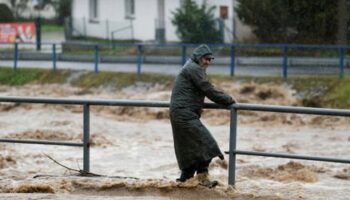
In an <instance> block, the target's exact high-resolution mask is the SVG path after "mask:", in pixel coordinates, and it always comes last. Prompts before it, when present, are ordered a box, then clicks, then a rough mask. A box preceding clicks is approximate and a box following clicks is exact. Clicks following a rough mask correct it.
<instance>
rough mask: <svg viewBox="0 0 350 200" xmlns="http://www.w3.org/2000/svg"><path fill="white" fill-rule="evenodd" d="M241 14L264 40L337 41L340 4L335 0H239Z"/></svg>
mask: <svg viewBox="0 0 350 200" xmlns="http://www.w3.org/2000/svg"><path fill="white" fill-rule="evenodd" d="M237 1H238V3H239V4H238V7H237V8H236V9H235V11H236V13H237V16H238V18H239V19H240V20H241V21H242V22H243V23H245V24H247V25H249V26H251V27H252V29H253V32H254V34H255V35H256V36H257V37H258V39H259V40H260V42H272V43H335V41H336V34H337V32H336V31H335V30H337V18H336V16H337V14H336V13H337V4H336V3H334V1H333V0H318V1H298V0H263V1H261V0H237Z"/></svg>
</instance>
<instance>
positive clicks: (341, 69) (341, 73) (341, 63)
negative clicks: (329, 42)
mask: <svg viewBox="0 0 350 200" xmlns="http://www.w3.org/2000/svg"><path fill="white" fill-rule="evenodd" d="M343 77H344V47H340V48H339V78H343Z"/></svg>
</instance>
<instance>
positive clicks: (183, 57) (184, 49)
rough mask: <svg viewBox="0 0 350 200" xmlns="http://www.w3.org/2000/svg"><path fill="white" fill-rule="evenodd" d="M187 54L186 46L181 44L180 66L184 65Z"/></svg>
mask: <svg viewBox="0 0 350 200" xmlns="http://www.w3.org/2000/svg"><path fill="white" fill-rule="evenodd" d="M186 54H187V46H186V45H185V44H182V60H181V64H182V65H184V64H185V63H186V58H187V56H186Z"/></svg>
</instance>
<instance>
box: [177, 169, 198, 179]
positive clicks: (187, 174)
mask: <svg viewBox="0 0 350 200" xmlns="http://www.w3.org/2000/svg"><path fill="white" fill-rule="evenodd" d="M195 172H196V169H195V168H194V167H189V168H186V169H183V170H181V176H180V178H178V179H176V181H178V182H185V181H186V180H188V179H190V178H192V177H193V176H194V173H195Z"/></svg>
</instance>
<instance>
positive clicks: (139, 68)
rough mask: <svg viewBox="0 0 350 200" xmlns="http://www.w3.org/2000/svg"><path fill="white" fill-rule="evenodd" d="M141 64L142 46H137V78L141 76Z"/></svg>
mask: <svg viewBox="0 0 350 200" xmlns="http://www.w3.org/2000/svg"><path fill="white" fill-rule="evenodd" d="M141 64H142V45H141V44H138V45H137V77H138V78H140V76H141Z"/></svg>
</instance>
